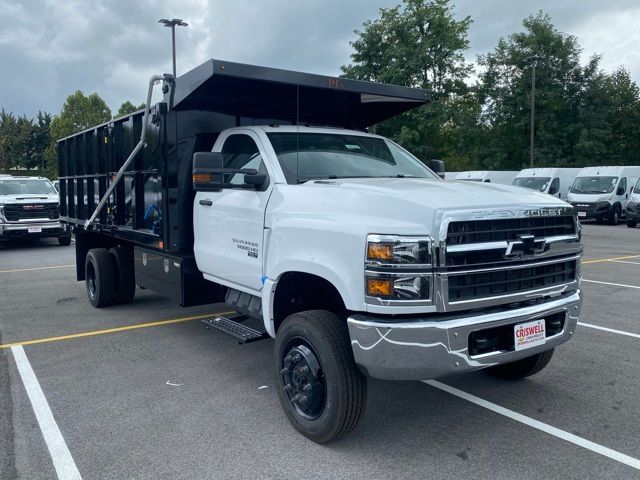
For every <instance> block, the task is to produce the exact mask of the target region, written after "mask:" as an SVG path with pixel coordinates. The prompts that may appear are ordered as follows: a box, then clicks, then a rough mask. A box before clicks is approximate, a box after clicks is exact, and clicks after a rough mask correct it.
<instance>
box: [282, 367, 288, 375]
mask: <svg viewBox="0 0 640 480" xmlns="http://www.w3.org/2000/svg"><path fill="white" fill-rule="evenodd" d="M288 371H289V369H288V368H287V367H284V368H283V369H282V370H280V373H281V374H282V375H284V374H285V373H287V372H288Z"/></svg>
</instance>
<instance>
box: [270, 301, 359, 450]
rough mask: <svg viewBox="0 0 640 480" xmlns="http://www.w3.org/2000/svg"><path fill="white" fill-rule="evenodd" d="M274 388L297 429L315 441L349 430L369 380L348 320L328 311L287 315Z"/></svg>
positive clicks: (280, 333)
mask: <svg viewBox="0 0 640 480" xmlns="http://www.w3.org/2000/svg"><path fill="white" fill-rule="evenodd" d="M274 354H275V362H274V363H275V369H276V372H275V374H276V379H277V380H276V388H277V391H278V397H279V399H280V403H281V404H282V408H283V409H284V411H285V413H286V415H287V417H288V419H289V421H290V422H291V424H292V425H293V427H294V428H295V429H296V430H298V432H300V433H301V434H302V435H304V436H305V437H307V438H309V439H310V440H312V441H314V442H316V443H327V442H330V441H332V440H335V439H337V438H339V437H341V436H342V435H345V434H346V433H349V432H351V431H352V430H353V429H354V428H355V427H356V425H357V424H358V421H359V420H360V418H361V417H362V414H363V412H364V408H365V404H366V400H367V380H366V378H365V377H364V375H362V373H361V372H360V370H358V367H357V366H356V364H355V361H354V359H353V352H352V350H351V345H350V342H349V333H348V330H347V326H346V322H345V321H344V320H343V319H341V318H339V317H338V316H337V315H335V314H333V313H331V312H329V311H325V310H311V311H306V312H299V313H294V314H293V315H290V316H289V317H287V318H286V319H285V320H284V322H283V323H282V325H281V326H280V328H279V329H278V333H277V336H276V341H275V345H274Z"/></svg>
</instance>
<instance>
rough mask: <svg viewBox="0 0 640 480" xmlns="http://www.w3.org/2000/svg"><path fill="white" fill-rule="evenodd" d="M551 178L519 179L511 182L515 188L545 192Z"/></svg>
mask: <svg viewBox="0 0 640 480" xmlns="http://www.w3.org/2000/svg"><path fill="white" fill-rule="evenodd" d="M550 181H551V178H549V177H520V178H516V179H515V180H514V181H513V184H512V185H515V186H516V187H524V188H530V189H531V190H538V191H539V192H545V191H546V190H547V187H548V186H549V182H550Z"/></svg>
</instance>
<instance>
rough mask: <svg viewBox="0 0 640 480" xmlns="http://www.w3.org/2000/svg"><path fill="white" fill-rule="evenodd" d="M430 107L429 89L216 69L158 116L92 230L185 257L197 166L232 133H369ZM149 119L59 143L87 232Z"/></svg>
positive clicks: (217, 63)
mask: <svg viewBox="0 0 640 480" xmlns="http://www.w3.org/2000/svg"><path fill="white" fill-rule="evenodd" d="M427 101H429V94H428V92H426V91H425V90H421V89H413V88H406V87H398V86H394V85H384V84H376V83H370V82H362V81H356V80H348V79H342V78H336V77H327V76H322V75H312V74H307V73H299V72H291V71H286V70H279V69H273V68H265V67H258V66H252V65H243V64H238V63H232V62H224V61H221V60H209V61H207V62H205V63H203V64H202V65H200V66H199V67H196V68H194V69H193V70H191V71H190V72H188V73H186V74H184V75H182V76H180V77H178V78H177V79H176V80H175V85H170V86H169V88H168V91H167V92H166V93H165V95H164V99H163V101H162V102H160V103H158V104H156V105H154V106H153V107H152V108H151V122H150V124H149V127H148V130H147V145H146V148H145V149H144V150H143V151H141V152H140V153H139V154H138V155H137V157H136V158H135V160H134V161H133V163H132V164H131V165H130V166H129V168H128V170H127V172H126V173H125V176H124V178H123V179H122V181H120V182H119V184H118V185H117V187H116V188H115V190H114V192H113V193H112V194H111V197H110V199H109V202H108V204H107V205H106V207H105V208H103V209H102V211H101V213H100V215H99V217H98V220H97V221H96V223H95V224H94V226H93V229H94V230H95V231H96V232H101V233H102V234H105V235H110V236H113V237H116V238H118V239H121V240H123V241H130V242H132V243H135V244H139V245H146V246H148V247H151V248H156V249H160V250H164V251H167V252H172V253H176V254H180V253H182V254H188V253H189V252H191V251H192V248H193V228H192V227H193V225H192V221H193V220H192V203H193V197H194V193H193V189H192V187H191V160H192V157H193V153H194V152H197V151H209V150H211V148H212V146H213V144H214V142H215V139H216V138H217V136H218V134H219V133H220V132H221V131H222V130H224V129H227V128H231V127H235V126H243V125H262V124H280V125H290V124H296V123H298V124H309V125H323V126H334V127H342V128H352V129H365V128H367V127H370V126H372V125H374V124H376V123H378V122H380V121H382V120H385V119H387V118H390V117H393V116H395V115H398V114H400V113H402V112H405V111H407V110H410V109H412V108H415V107H417V106H420V105H423V104H424V103H426V102H427ZM142 119H143V112H142V111H139V112H136V113H134V114H132V115H129V116H126V117H122V118H119V119H116V120H113V121H111V122H108V123H105V124H102V125H98V126H96V127H93V128H91V129H88V130H85V131H83V132H80V133H78V134H75V135H72V136H70V137H67V138H64V139H62V140H59V141H58V162H59V175H60V210H61V216H62V218H63V220H65V221H67V222H69V223H72V224H75V226H76V228H78V229H83V228H84V222H85V221H86V220H87V219H89V218H90V217H91V215H92V213H93V212H94V210H95V208H96V206H97V205H98V203H99V201H100V199H101V198H102V196H103V195H104V193H105V192H106V191H107V188H108V187H109V185H110V182H111V181H112V180H113V178H114V176H115V173H116V172H117V171H118V170H119V169H120V167H121V166H122V165H123V164H124V162H125V161H126V159H127V157H128V156H129V154H130V153H131V152H132V151H133V149H134V147H135V145H136V144H137V143H138V140H139V138H140V133H141V127H142Z"/></svg>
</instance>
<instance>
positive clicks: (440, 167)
mask: <svg viewBox="0 0 640 480" xmlns="http://www.w3.org/2000/svg"><path fill="white" fill-rule="evenodd" d="M428 167H429V168H430V169H431V170H433V173H435V174H436V175H438V176H439V177H440V178H442V179H443V180H444V162H443V161H442V160H429V165H428Z"/></svg>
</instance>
